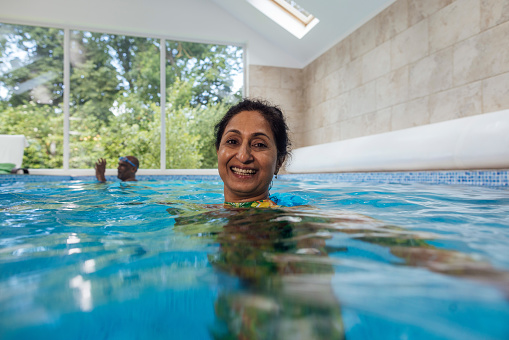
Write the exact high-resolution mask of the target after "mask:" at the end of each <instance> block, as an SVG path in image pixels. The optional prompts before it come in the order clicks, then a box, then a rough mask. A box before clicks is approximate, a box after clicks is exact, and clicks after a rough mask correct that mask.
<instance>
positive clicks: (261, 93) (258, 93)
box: [249, 86, 267, 98]
mask: <svg viewBox="0 0 509 340" xmlns="http://www.w3.org/2000/svg"><path fill="white" fill-rule="evenodd" d="M249 97H250V98H266V97H267V91H266V88H265V87H257V86H251V87H249Z"/></svg>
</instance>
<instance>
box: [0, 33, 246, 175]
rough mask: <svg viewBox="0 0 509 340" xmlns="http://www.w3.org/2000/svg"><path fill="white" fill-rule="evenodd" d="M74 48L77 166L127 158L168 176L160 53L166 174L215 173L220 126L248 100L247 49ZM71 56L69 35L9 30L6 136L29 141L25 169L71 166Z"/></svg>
mask: <svg viewBox="0 0 509 340" xmlns="http://www.w3.org/2000/svg"><path fill="white" fill-rule="evenodd" d="M69 41H70V46H69V51H70V53H69V61H70V70H71V72H70V84H69V86H70V87H69V88H70V98H69V116H70V118H69V119H70V122H69V127H70V129H69V168H74V169H77V168H91V167H93V164H94V162H95V161H96V160H97V158H99V157H105V158H106V159H107V161H108V167H109V168H112V167H115V166H116V162H117V159H118V157H119V156H123V155H128V154H131V155H135V156H137V157H138V158H139V159H140V164H141V166H140V167H141V168H145V169H147V168H149V169H150V168H152V169H155V168H161V163H160V162H161V157H160V156H161V147H162V145H161V128H162V125H161V84H160V78H161V72H163V70H162V69H161V58H160V55H161V52H160V49H161V47H162V49H163V51H164V56H165V60H166V62H165V64H164V67H163V69H164V72H165V82H166V88H165V89H163V90H164V91H165V98H166V102H165V103H164V104H165V105H164V106H165V112H164V116H163V117H164V118H163V119H164V120H165V127H166V128H165V131H164V132H165V136H166V140H165V144H164V148H165V149H166V154H165V155H166V162H165V164H164V167H165V168H166V169H177V168H181V169H182V168H213V167H215V166H216V155H215V150H214V147H213V144H214V143H213V131H212V130H213V129H212V127H213V125H214V124H215V122H216V121H217V120H218V119H219V117H220V116H221V115H222V114H223V113H224V112H225V110H226V109H227V107H228V106H229V105H230V104H232V103H234V102H236V101H238V100H239V99H240V98H241V95H242V86H241V84H242V82H243V80H242V64H243V63H242V58H243V55H242V53H243V51H242V48H241V47H238V46H227V45H213V44H201V43H191V42H180V41H166V40H160V39H153V38H143V37H131V36H124V35H114V34H105V33H94V32H87V31H77V30H74V31H70V39H69ZM161 41H163V42H164V44H163V46H161ZM63 55H64V31H63V30H60V29H54V28H42V27H33V26H21V25H8V24H0V71H1V73H0V109H1V113H0V133H1V134H24V135H25V136H26V137H27V138H28V140H29V143H30V147H29V148H28V149H26V150H25V157H24V160H23V165H24V166H26V167H30V168H62V167H64V164H63V159H64V157H63V152H64V148H63V140H64V138H63V133H64V132H63V125H64V115H63V112H64V110H65V108H64V100H63V88H64V79H63V68H64V65H63V60H64V57H63Z"/></svg>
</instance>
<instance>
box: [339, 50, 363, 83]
mask: <svg viewBox="0 0 509 340" xmlns="http://www.w3.org/2000/svg"><path fill="white" fill-rule="evenodd" d="M343 75H344V84H345V90H351V89H353V88H356V87H359V86H361V84H362V58H357V59H354V60H352V61H351V62H349V63H348V64H347V65H346V66H345V68H344V72H343Z"/></svg>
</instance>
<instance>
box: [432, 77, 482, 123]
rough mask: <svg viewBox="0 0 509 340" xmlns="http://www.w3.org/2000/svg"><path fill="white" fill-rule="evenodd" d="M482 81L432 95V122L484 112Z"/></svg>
mask: <svg viewBox="0 0 509 340" xmlns="http://www.w3.org/2000/svg"><path fill="white" fill-rule="evenodd" d="M481 103H482V88H481V82H480V81H479V82H476V83H472V84H468V85H464V86H461V87H458V88H454V89H451V90H447V91H444V92H440V93H437V94H434V95H432V96H431V97H430V102H429V105H430V118H429V120H430V123H437V122H442V121H445V120H450V119H456V118H462V117H467V116H473V115H477V114H480V113H482V111H481V110H482V105H481Z"/></svg>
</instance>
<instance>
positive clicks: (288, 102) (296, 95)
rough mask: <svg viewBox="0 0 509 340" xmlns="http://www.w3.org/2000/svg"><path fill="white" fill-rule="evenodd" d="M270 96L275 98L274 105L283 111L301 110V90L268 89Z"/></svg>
mask: <svg viewBox="0 0 509 340" xmlns="http://www.w3.org/2000/svg"><path fill="white" fill-rule="evenodd" d="M269 92H270V94H269V95H271V96H273V97H275V98H276V103H275V104H278V105H280V106H281V107H282V108H283V109H285V110H292V111H299V110H302V90H292V89H279V90H276V89H270V91H269Z"/></svg>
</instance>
